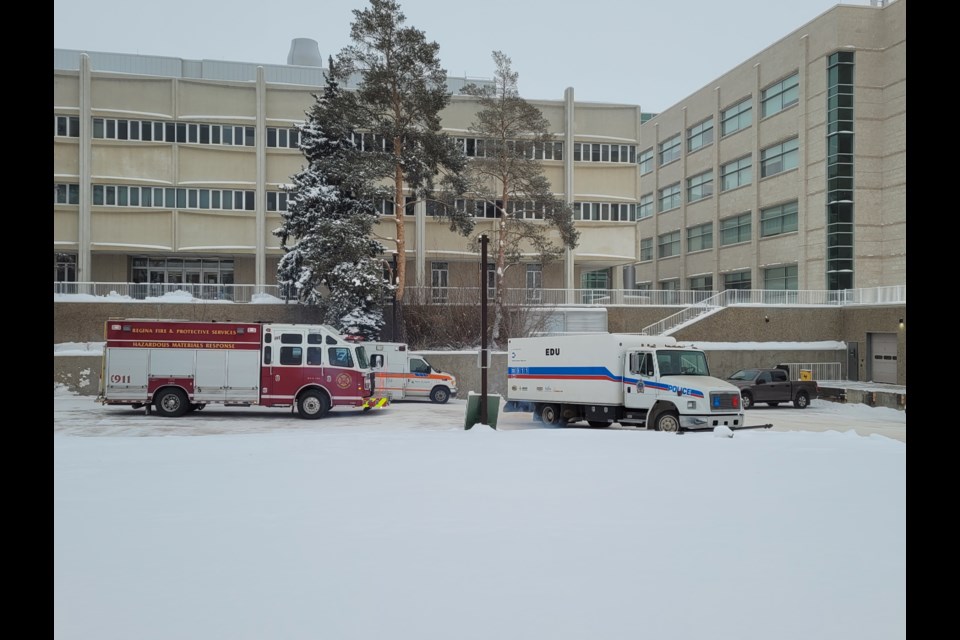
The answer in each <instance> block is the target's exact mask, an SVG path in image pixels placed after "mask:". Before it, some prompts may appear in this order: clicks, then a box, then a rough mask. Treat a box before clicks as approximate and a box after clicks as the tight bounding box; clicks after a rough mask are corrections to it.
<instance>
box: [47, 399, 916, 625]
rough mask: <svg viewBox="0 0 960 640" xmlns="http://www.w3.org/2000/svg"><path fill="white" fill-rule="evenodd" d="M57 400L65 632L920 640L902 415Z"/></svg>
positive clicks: (835, 409) (840, 410) (59, 598)
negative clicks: (909, 597) (614, 418)
mask: <svg viewBox="0 0 960 640" xmlns="http://www.w3.org/2000/svg"><path fill="white" fill-rule="evenodd" d="M465 404H466V403H465V401H464V400H462V399H460V400H453V401H451V402H450V403H449V404H446V405H433V404H430V403H426V402H403V403H400V402H398V403H394V404H392V405H391V406H389V407H387V408H385V409H383V410H374V411H370V412H367V413H362V412H358V411H352V410H351V411H343V410H335V411H334V412H333V413H332V414H331V415H330V416H328V417H326V418H324V419H321V420H315V421H307V420H301V419H299V418H297V417H295V416H292V415H291V414H290V413H289V411H287V410H284V409H266V408H229V409H225V408H220V409H217V408H215V407H212V406H210V407H207V408H206V409H204V410H203V411H200V412H196V413H192V414H189V415H188V416H184V417H182V418H175V419H167V418H161V417H159V416H157V415H156V414H153V415H150V416H147V415H145V414H144V412H143V411H142V410H140V411H134V410H132V409H128V408H120V407H102V406H100V405H99V404H97V403H96V402H95V401H94V400H93V398H91V397H89V396H75V395H71V394H69V393H67V392H65V391H64V390H63V389H57V388H55V390H54V440H53V452H54V635H55V637H56V638H57V639H58V640H74V639H76V640H89V639H91V638H96V639H97V640H121V639H122V640H129V639H130V638H136V639H137V640H152V639H157V640H161V639H162V640H169V639H171V638H177V639H178V640H193V639H196V640H209V639H210V638H230V639H231V640H245V639H250V640H264V639H268V638H269V639H273V638H283V639H284V640H299V639H305V640H307V639H309V640H315V639H317V638H323V639H331V640H347V639H357V640H360V639H364V640H366V639H378V640H379V639H381V638H390V639H391V640H405V639H411V640H414V639H416V640H434V639H436V640H449V639H450V638H458V639H477V640H481V639H482V640H490V639H491V638H498V639H518V640H519V639H523V640H527V639H539V638H550V639H551V640H556V639H571V640H574V639H576V640H583V639H584V638H604V639H619V638H656V639H657V640H671V639H675V640H690V639H696V638H718V639H720V638H722V639H731V640H732V639H736V640H771V639H774V638H775V639H776V640H809V639H811V638H816V639H817V640H886V639H897V640H900V639H903V638H905V637H906V545H905V542H906V444H905V439H906V414H905V412H902V411H897V410H894V409H887V408H873V407H867V406H865V405H851V404H833V403H830V402H826V401H821V400H814V401H813V402H812V404H811V406H810V408H808V409H805V410H798V409H793V408H791V407H787V406H781V407H777V408H769V407H767V408H760V407H758V408H757V409H755V410H751V411H750V412H748V413H747V418H748V419H747V424H748V425H754V424H763V423H773V424H775V425H776V426H775V427H774V428H773V429H770V430H767V429H762V430H745V431H739V432H736V433H735V435H734V437H732V438H729V437H719V436H720V435H722V434H719V433H718V434H713V433H711V432H706V433H692V434H685V435H673V434H664V433H659V432H648V431H646V430H643V429H589V428H579V427H567V428H549V427H544V426H543V425H542V424H539V423H535V422H533V421H532V420H531V419H530V416H529V415H523V414H504V413H501V414H499V417H498V421H497V426H498V429H497V430H493V429H491V428H489V427H487V426H484V425H477V426H474V427H473V428H472V429H470V430H465V429H464V418H465Z"/></svg>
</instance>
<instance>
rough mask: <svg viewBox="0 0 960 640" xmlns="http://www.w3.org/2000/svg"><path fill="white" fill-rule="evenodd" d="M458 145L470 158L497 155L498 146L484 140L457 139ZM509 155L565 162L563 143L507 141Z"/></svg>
mask: <svg viewBox="0 0 960 640" xmlns="http://www.w3.org/2000/svg"><path fill="white" fill-rule="evenodd" d="M455 141H456V145H457V148H459V149H460V151H462V152H463V154H464V155H465V156H467V157H468V158H486V157H493V156H495V155H496V144H495V142H494V141H493V140H487V139H484V138H456V139H455ZM506 147H507V152H508V153H517V154H520V155H523V156H524V157H527V158H532V159H534V160H563V142H561V141H559V140H548V141H546V142H534V141H532V140H507V141H506Z"/></svg>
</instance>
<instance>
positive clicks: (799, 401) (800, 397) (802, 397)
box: [793, 391, 810, 409]
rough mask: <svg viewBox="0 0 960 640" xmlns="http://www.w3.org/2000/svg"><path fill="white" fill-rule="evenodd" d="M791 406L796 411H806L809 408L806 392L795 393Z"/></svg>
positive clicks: (808, 397) (808, 398)
mask: <svg viewBox="0 0 960 640" xmlns="http://www.w3.org/2000/svg"><path fill="white" fill-rule="evenodd" d="M793 406H795V407H796V408H797V409H806V408H807V407H808V406H810V396H809V395H807V392H806V391H800V392H799V393H797V397H796V398H794V399H793Z"/></svg>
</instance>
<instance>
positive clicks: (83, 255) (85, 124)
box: [77, 53, 93, 282]
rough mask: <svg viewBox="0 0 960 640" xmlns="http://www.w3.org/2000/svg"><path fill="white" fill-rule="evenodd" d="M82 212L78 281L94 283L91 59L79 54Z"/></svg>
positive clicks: (78, 240) (79, 228)
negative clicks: (91, 243)
mask: <svg viewBox="0 0 960 640" xmlns="http://www.w3.org/2000/svg"><path fill="white" fill-rule="evenodd" d="M79 82H80V113H79V116H80V157H79V167H80V176H79V179H80V185H79V188H80V211H79V216H80V217H79V219H78V220H77V281H78V282H91V281H92V279H93V264H92V261H93V256H92V254H91V248H90V237H91V231H90V226H91V224H92V220H91V213H90V208H91V204H90V203H91V202H93V194H92V192H93V185H91V184H90V174H91V168H90V163H91V162H93V144H92V142H91V141H92V138H93V118H92V112H91V108H90V93H91V86H90V83H91V79H90V56H88V55H87V54H85V53H81V54H80V77H79Z"/></svg>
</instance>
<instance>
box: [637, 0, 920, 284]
mask: <svg viewBox="0 0 960 640" xmlns="http://www.w3.org/2000/svg"><path fill="white" fill-rule="evenodd" d="M875 5H876V6H873V5H856V6H854V5H838V6H836V7H834V8H833V9H830V10H829V11H826V12H825V13H823V14H822V15H820V16H819V17H817V18H816V19H814V20H812V21H811V22H809V23H808V24H806V25H804V26H802V27H801V28H799V29H797V30H796V31H794V32H793V33H791V34H790V35H788V36H787V37H785V38H783V39H781V40H779V41H778V42H776V43H774V44H773V45H771V46H770V47H768V48H767V49H765V50H763V51H761V52H758V53H757V54H756V55H755V56H753V57H752V58H751V59H749V60H747V61H745V62H744V63H743V64H741V65H739V66H738V67H736V68H735V69H732V70H730V71H729V72H728V73H726V74H724V75H723V76H721V77H720V78H718V79H717V80H716V81H715V82H713V83H711V84H710V85H708V86H706V87H703V88H702V89H700V90H699V91H697V92H696V93H694V94H692V95H690V96H689V97H687V98H685V99H684V100H682V101H680V102H678V103H677V104H676V105H674V106H672V107H670V108H669V109H667V110H666V111H664V112H662V113H660V114H658V115H657V116H656V117H654V118H652V119H650V120H649V121H647V122H645V123H644V124H643V125H642V127H641V134H640V138H641V151H640V161H639V163H640V164H639V166H640V174H641V175H640V192H641V195H640V198H641V200H640V203H641V206H640V212H639V215H638V217H639V220H638V223H637V224H638V227H639V229H640V235H641V244H642V247H641V254H642V255H641V256H640V261H639V264H638V265H637V266H636V268H635V272H636V285H637V287H638V288H641V289H652V290H657V289H668V290H669V289H681V290H715V291H723V290H726V289H764V290H777V289H788V290H789V289H800V290H843V289H854V288H867V287H886V286H898V285H905V284H906V266H907V264H906V263H907V260H906V257H907V254H906V246H907V245H906V235H907V234H906V224H907V219H906V0H898V1H895V2H891V3H888V4H881V3H879V2H878V3H875Z"/></svg>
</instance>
